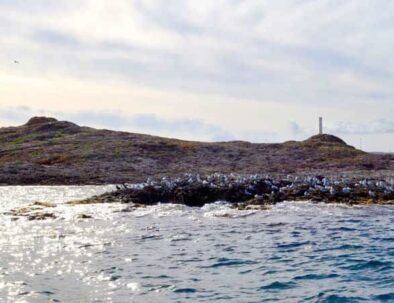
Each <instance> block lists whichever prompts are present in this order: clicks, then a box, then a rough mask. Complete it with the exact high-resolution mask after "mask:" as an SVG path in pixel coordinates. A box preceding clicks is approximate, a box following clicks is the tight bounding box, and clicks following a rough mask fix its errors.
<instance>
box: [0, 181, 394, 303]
mask: <svg viewBox="0 0 394 303" xmlns="http://www.w3.org/2000/svg"><path fill="white" fill-rule="evenodd" d="M105 189H107V188H102V187H101V188H100V187H50V188H48V187H34V188H24V187H22V188H20V187H18V188H16V187H14V188H12V187H7V188H0V213H3V212H5V211H7V210H9V209H12V208H16V207H23V206H25V205H29V204H31V203H32V202H34V201H36V200H40V201H48V202H53V203H55V204H56V207H54V208H51V210H52V211H53V212H54V214H55V215H56V217H57V219H47V220H44V221H27V220H19V221H15V222H13V221H11V220H10V218H9V217H7V216H5V215H3V214H0V220H1V222H2V224H0V303H3V302H18V301H23V300H24V301H26V302H29V303H38V302H47V301H50V300H52V301H55V300H58V301H59V302H80V301H83V302H119V303H123V302H125V303H126V302H163V303H167V302H183V301H187V300H186V299H189V298H192V300H190V301H193V302H216V301H218V302H234V303H235V302H250V303H257V302H364V301H367V302H393V301H394V298H393V296H394V294H393V292H392V289H393V286H394V284H393V280H392V269H393V256H394V254H393V249H392V243H393V239H394V229H392V228H390V226H392V223H393V222H394V220H393V218H394V208H393V207H387V206H384V207H380V206H374V207H360V208H349V207H343V206H340V205H330V206H326V205H318V204H312V203H307V202H305V203H294V202H286V203H283V204H279V205H276V206H274V207H273V208H272V209H270V210H269V211H264V212H253V213H251V212H242V211H237V210H234V209H231V208H230V207H229V206H228V205H227V204H225V203H216V204H212V205H207V206H205V207H203V208H188V207H184V206H180V205H156V206H152V207H147V208H144V209H137V210H134V209H131V208H127V206H126V208H127V209H128V211H127V212H122V211H121V210H122V209H125V205H124V204H118V203H114V204H101V205H98V204H97V205H79V206H75V207H71V206H66V205H63V204H61V203H62V201H63V202H64V201H66V200H72V199H78V198H84V197H86V196H90V195H92V194H95V193H100V192H102V191H105ZM10 201H11V202H10ZM81 214H87V215H89V216H91V217H92V218H90V219H89V220H86V219H82V218H83V216H80V215H81ZM4 298H5V299H4Z"/></svg>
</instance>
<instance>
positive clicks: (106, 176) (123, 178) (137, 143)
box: [0, 117, 394, 184]
mask: <svg viewBox="0 0 394 303" xmlns="http://www.w3.org/2000/svg"><path fill="white" fill-rule="evenodd" d="M393 160H394V156H393V155H379V154H369V153H365V152H363V151H360V150H357V149H355V148H354V147H352V146H349V145H347V144H346V143H345V142H344V141H342V140H341V139H339V138H337V137H335V136H332V135H326V134H324V135H317V136H313V137H311V138H309V139H307V140H305V141H300V142H297V141H288V142H285V143H280V144H279V143H278V144H255V143H249V142H243V141H232V142H217V143H204V142H193V141H183V140H176V139H168V138H161V137H155V136H149V135H142V134H135V133H127V132H117V131H109V130H97V129H93V128H89V127H81V126H78V125H76V124H74V123H71V122H66V121H57V120H56V119H54V118H46V117H34V118H31V119H30V120H29V121H28V122H27V123H26V124H24V125H22V126H18V127H6V128H0V183H1V184H101V183H120V182H135V181H142V180H145V179H146V178H147V177H149V176H164V175H178V174H181V173H186V172H192V173H201V174H207V173H213V172H222V173H231V172H234V173H267V174H273V175H275V174H287V173H293V174H307V173H321V172H324V173H325V174H339V173H345V172H346V173H354V174H363V175H369V174H374V175H376V174H381V175H383V176H387V175H392V173H393V171H394V164H393V163H394V161H393Z"/></svg>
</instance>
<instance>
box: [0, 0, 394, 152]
mask: <svg viewBox="0 0 394 303" xmlns="http://www.w3.org/2000/svg"><path fill="white" fill-rule="evenodd" d="M393 37H394V1H387V0H374V1H372V0H368V1H367V0H275V1H271V0H215V1H212V0H111V1H108V0H0V126H9V125H20V124H23V123H25V122H26V121H27V120H28V118H29V117H31V116H37V115H39V116H43V115H46V116H53V117H56V118H58V119H60V120H69V121H73V122H76V123H78V124H81V125H87V126H94V127H98V128H107V129H115V130H125V131H132V132H140V133H148V134H154V135H160V136H166V137H175V138H182V139H189V140H200V141H228V140H247V141H251V142H283V141H287V140H304V139H306V138H308V137H309V136H311V135H314V134H316V133H317V131H318V117H319V116H322V117H323V119H324V132H325V133H331V134H334V135H337V136H339V137H341V138H343V139H344V140H345V141H346V142H348V143H349V144H351V145H353V146H355V147H357V148H359V147H361V148H362V149H364V150H366V151H382V152H394V55H393V54H394V39H393ZM15 61H17V62H15Z"/></svg>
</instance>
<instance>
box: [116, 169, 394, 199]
mask: <svg viewBox="0 0 394 303" xmlns="http://www.w3.org/2000/svg"><path fill="white" fill-rule="evenodd" d="M117 189H118V191H120V192H124V193H131V195H130V196H129V198H130V199H133V198H134V199H137V200H138V201H139V202H141V203H144V198H145V199H146V197H149V194H151V195H153V196H154V198H152V199H159V200H160V198H162V200H161V201H156V202H164V203H165V202H171V199H173V200H174V199H175V198H174V195H175V194H176V197H178V198H177V199H178V201H177V199H175V201H174V202H179V201H184V200H185V198H184V197H181V198H179V196H182V195H184V196H185V195H186V194H185V193H187V195H189V196H190V195H199V194H200V193H201V195H211V199H218V198H219V199H220V198H223V199H227V200H230V201H229V202H235V201H236V200H237V199H239V200H241V201H239V202H244V201H253V200H254V202H256V201H257V200H258V201H260V202H262V201H266V202H267V201H268V202H280V201H284V200H302V199H303V200H316V201H326V202H330V201H338V202H340V201H341V199H343V200H344V201H343V202H345V203H346V202H349V201H357V200H379V201H393V200H394V185H393V184H391V183H389V182H387V181H384V180H376V179H351V178H329V177H324V176H293V175H288V176H287V177H284V178H281V179H273V178H270V177H269V176H267V175H261V174H254V175H238V174H221V173H214V174H210V175H204V176H202V175H200V174H190V173H189V174H184V175H182V176H180V177H176V178H171V177H162V178H148V179H147V180H146V182H144V183H140V184H124V185H122V186H117ZM231 194H233V195H235V196H236V197H234V199H233V201H231V199H232V196H231ZM187 195H186V196H187ZM139 196H141V197H139ZM152 199H150V198H149V199H148V200H149V201H150V202H149V203H152ZM186 199H187V198H186ZM207 199H208V198H207ZM126 200H127V199H126ZM204 202H207V201H204ZM210 202H214V201H210ZM185 204H187V201H186V202H185Z"/></svg>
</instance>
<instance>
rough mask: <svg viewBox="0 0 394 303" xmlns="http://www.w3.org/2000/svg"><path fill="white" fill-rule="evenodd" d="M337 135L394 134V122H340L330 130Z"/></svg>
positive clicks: (329, 129)
mask: <svg viewBox="0 0 394 303" xmlns="http://www.w3.org/2000/svg"><path fill="white" fill-rule="evenodd" d="M328 131H329V132H332V133H335V134H346V135H348V134H355V135H360V134H364V135H366V134H394V121H393V120H388V119H376V120H371V121H367V122H363V123H352V122H344V121H341V122H338V123H336V124H335V125H332V126H330V127H329V128H328Z"/></svg>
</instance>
